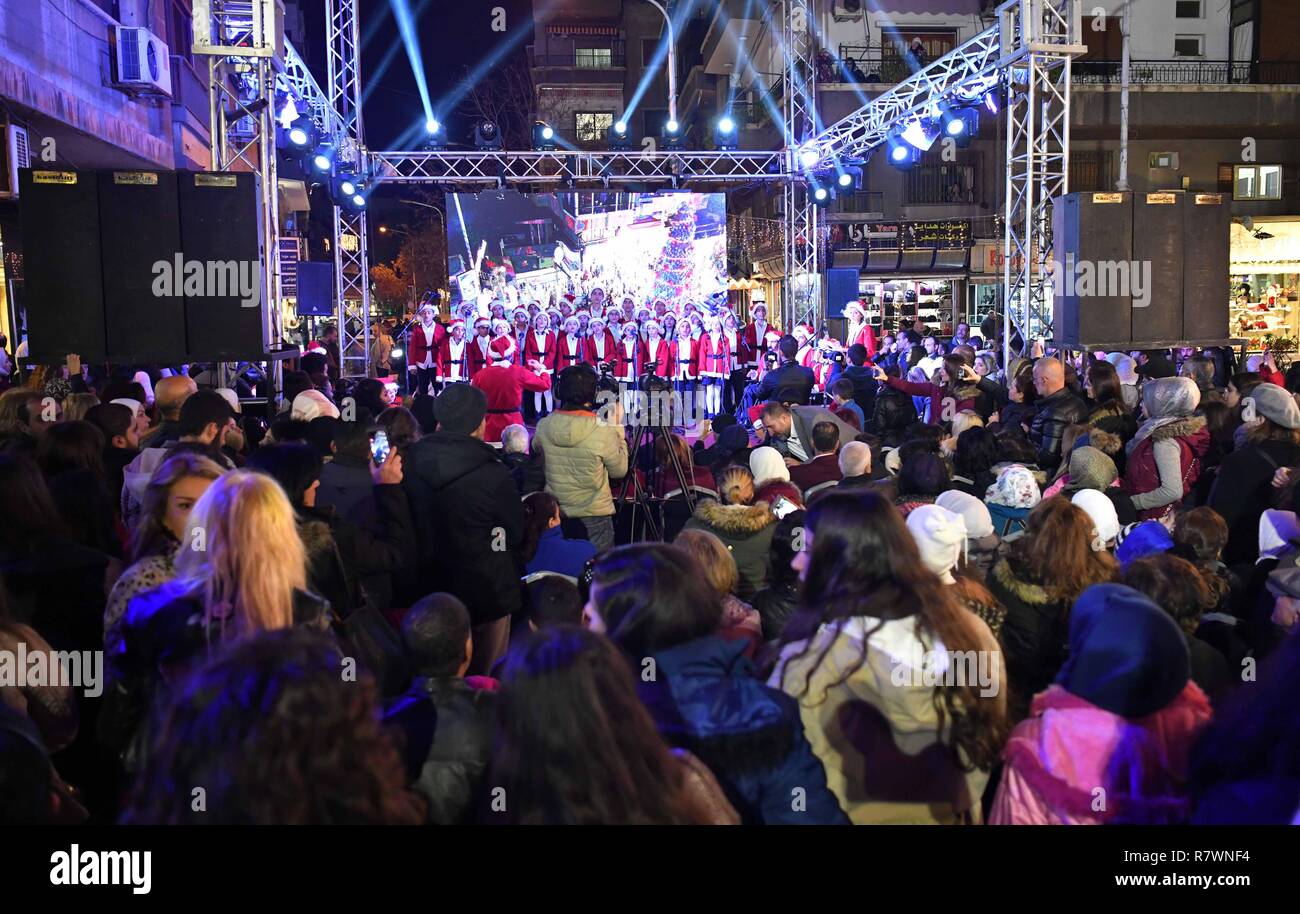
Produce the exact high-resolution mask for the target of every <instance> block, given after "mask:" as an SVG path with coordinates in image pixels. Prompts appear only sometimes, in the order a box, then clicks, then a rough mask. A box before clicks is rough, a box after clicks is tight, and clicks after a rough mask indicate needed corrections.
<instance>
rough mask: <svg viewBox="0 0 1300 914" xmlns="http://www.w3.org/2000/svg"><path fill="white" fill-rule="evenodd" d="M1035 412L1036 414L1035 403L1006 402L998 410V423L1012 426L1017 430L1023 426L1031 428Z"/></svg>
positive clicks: (1036, 405)
mask: <svg viewBox="0 0 1300 914" xmlns="http://www.w3.org/2000/svg"><path fill="white" fill-rule="evenodd" d="M1036 412H1038V404H1037V403H1017V402H1015V401H1014V400H1007V402H1006V403H1005V404H1003V406H1002V408H1001V409H999V410H998V422H1000V423H1001V424H1002V425H1014V426H1016V427H1017V428H1023V427H1025V426H1030V427H1031V428H1032V426H1033V422H1034V414H1035V413H1036Z"/></svg>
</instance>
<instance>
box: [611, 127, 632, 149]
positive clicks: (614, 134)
mask: <svg viewBox="0 0 1300 914" xmlns="http://www.w3.org/2000/svg"><path fill="white" fill-rule="evenodd" d="M605 141H606V142H605V145H607V146H608V147H609V148H610V149H611V150H613V151H615V152H619V151H622V150H626V149H631V148H632V134H631V132H630V131H629V130H628V127H627V121H615V122H614V124H613V126H611V127H610V128H609V130H607V131H606V132H605Z"/></svg>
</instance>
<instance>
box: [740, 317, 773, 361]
mask: <svg viewBox="0 0 1300 914" xmlns="http://www.w3.org/2000/svg"><path fill="white" fill-rule="evenodd" d="M772 333H775V334H776V335H777V339H778V340H779V339H780V338H781V331H780V329H779V328H777V327H775V326H773V325H771V324H769V323H768V322H767V321H759V320H753V321H750V322H749V323H748V324H746V325H745V332H744V335H743V336H742V337H741V348H740V353H739V357H740V361H741V362H742V363H744V365H745V366H746V367H748V368H757V369H758V370H759V372H760V373H761V372H762V371H763V365H764V362H763V358H764V356H766V355H767V351H768V349H769V348H771V343H769V339H770V336H769V335H770V334H772Z"/></svg>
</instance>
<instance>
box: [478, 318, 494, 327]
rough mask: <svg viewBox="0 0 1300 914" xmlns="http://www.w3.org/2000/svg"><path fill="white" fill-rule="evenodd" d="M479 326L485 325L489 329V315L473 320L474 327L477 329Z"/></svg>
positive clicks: (490, 325) (490, 324) (490, 323)
mask: <svg viewBox="0 0 1300 914" xmlns="http://www.w3.org/2000/svg"><path fill="white" fill-rule="evenodd" d="M479 327H487V328H488V329H489V330H491V329H492V319H491V318H489V317H479V318H478V319H477V320H475V321H474V329H475V330H477V329H478V328H479Z"/></svg>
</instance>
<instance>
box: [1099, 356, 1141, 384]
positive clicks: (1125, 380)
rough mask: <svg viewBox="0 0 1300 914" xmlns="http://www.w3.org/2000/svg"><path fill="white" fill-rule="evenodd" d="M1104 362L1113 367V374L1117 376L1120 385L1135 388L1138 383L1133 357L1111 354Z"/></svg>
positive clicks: (1135, 363)
mask: <svg viewBox="0 0 1300 914" xmlns="http://www.w3.org/2000/svg"><path fill="white" fill-rule="evenodd" d="M1106 361H1107V362H1110V363H1111V364H1112V365H1114V366H1115V373H1116V374H1117V375H1119V382H1120V383H1121V384H1128V385H1129V386H1135V385H1136V384H1137V382H1138V372H1137V362H1135V361H1133V357H1132V356H1131V355H1129V354H1128V353H1124V352H1112V353H1110V354H1109V355H1107V356H1106Z"/></svg>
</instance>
